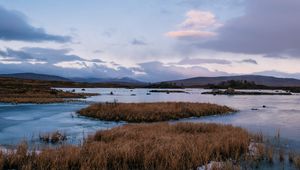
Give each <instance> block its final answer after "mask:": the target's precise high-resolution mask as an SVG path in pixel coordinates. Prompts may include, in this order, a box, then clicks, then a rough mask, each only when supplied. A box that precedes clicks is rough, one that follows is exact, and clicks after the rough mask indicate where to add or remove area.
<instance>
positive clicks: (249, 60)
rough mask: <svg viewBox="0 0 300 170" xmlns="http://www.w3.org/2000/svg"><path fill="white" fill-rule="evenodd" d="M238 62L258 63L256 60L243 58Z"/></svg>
mask: <svg viewBox="0 0 300 170" xmlns="http://www.w3.org/2000/svg"><path fill="white" fill-rule="evenodd" d="M240 63H250V64H258V63H257V61H256V60H253V59H245V60H242V61H240Z"/></svg>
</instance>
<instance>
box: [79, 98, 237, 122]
mask: <svg viewBox="0 0 300 170" xmlns="http://www.w3.org/2000/svg"><path fill="white" fill-rule="evenodd" d="M234 111H235V110H233V109H231V108H229V107H227V106H220V105H216V104H209V103H185V102H165V103H97V104H92V105H90V106H89V107H87V108H84V109H82V110H80V111H78V113H79V114H80V115H82V116H87V117H92V118H97V119H100V120H106V121H127V122H134V123H140V122H158V121H168V120H178V119H181V118H189V117H201V116H210V115H220V114H227V113H231V112H234Z"/></svg>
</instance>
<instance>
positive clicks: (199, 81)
mask: <svg viewBox="0 0 300 170" xmlns="http://www.w3.org/2000/svg"><path fill="white" fill-rule="evenodd" d="M229 80H236V81H238V80H247V81H249V82H255V84H257V85H264V86H270V87H300V80H298V79H293V78H277V77H271V76H259V75H241V76H222V77H194V78H189V79H183V80H174V81H167V82H168V83H173V84H176V85H177V86H185V87H198V86H199V87H200V86H205V85H207V84H219V83H221V82H224V81H229Z"/></svg>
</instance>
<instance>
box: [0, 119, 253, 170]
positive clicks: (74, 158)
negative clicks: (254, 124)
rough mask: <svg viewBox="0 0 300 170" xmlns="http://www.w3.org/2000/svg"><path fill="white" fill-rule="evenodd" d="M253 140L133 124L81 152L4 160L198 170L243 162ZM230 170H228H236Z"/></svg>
mask: <svg viewBox="0 0 300 170" xmlns="http://www.w3.org/2000/svg"><path fill="white" fill-rule="evenodd" d="M249 143H250V135H249V134H248V133H247V132H246V131H245V130H243V129H241V128H236V127H232V126H225V125H217V124H192V123H178V124H168V123H155V124H132V125H125V126H122V127H117V128H113V129H111V130H105V131H99V132H97V133H96V134H95V135H94V136H91V137H89V138H88V139H87V141H86V142H85V143H84V144H83V145H82V146H79V147H75V146H61V147H58V148H56V149H46V150H43V151H42V152H41V153H40V154H34V152H33V153H31V154H29V153H28V152H27V151H28V149H27V147H26V145H20V147H19V148H18V151H17V152H14V153H13V152H12V153H9V154H5V155H2V157H1V156H0V167H1V166H2V167H4V168H5V169H84V170H89V169H118V170H122V169H124V170H127V169H141V170H143V169H158V170H164V169H174V170H179V169H195V168H197V167H199V166H201V165H205V164H207V163H209V162H210V161H227V160H230V159H232V160H241V159H243V155H247V151H248V146H249ZM230 166H231V164H228V166H227V167H230Z"/></svg>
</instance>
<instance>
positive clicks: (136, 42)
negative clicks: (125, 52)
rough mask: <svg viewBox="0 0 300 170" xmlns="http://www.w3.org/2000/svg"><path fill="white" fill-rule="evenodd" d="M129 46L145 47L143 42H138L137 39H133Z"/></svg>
mask: <svg viewBox="0 0 300 170" xmlns="http://www.w3.org/2000/svg"><path fill="white" fill-rule="evenodd" d="M131 44H132V45H147V43H146V42H144V41H142V40H138V39H133V40H132V41H131Z"/></svg>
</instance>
